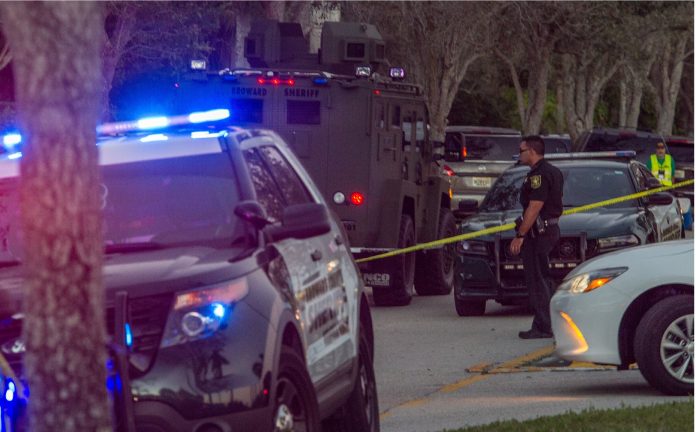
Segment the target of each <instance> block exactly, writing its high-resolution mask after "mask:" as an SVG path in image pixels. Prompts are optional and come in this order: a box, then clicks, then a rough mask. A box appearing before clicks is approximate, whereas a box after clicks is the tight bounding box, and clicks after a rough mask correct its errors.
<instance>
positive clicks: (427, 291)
mask: <svg viewBox="0 0 696 432" xmlns="http://www.w3.org/2000/svg"><path fill="white" fill-rule="evenodd" d="M456 231H457V224H456V222H455V220H454V215H453V214H452V211H451V210H449V209H446V208H441V209H440V220H439V222H438V228H437V239H438V240H439V239H443V238H448V237H452V236H454V235H455V234H456ZM455 253H456V252H455V246H454V243H450V244H446V245H444V246H443V247H442V248H440V249H434V250H430V251H427V252H425V253H423V254H419V256H418V273H417V274H416V292H417V293H418V295H422V296H425V295H447V294H449V293H451V292H452V288H453V287H454V259H455Z"/></svg>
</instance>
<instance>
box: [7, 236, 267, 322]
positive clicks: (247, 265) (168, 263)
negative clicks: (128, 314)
mask: <svg viewBox="0 0 696 432" xmlns="http://www.w3.org/2000/svg"><path fill="white" fill-rule="evenodd" d="M240 252H241V250H240V249H239V248H236V249H215V248H209V247H201V246H195V247H177V248H168V249H162V250H154V251H146V252H130V253H114V254H109V255H105V256H104V267H103V276H104V287H105V289H106V301H107V303H110V302H111V301H113V298H114V294H115V293H116V292H117V291H126V292H127V293H128V296H129V297H131V298H134V297H143V296H151V295H157V294H165V293H172V292H176V291H183V290H188V289H192V288H197V287H202V286H206V285H210V284H215V283H219V282H222V281H225V280H230V279H233V278H238V277H241V276H243V275H245V274H247V273H249V272H251V271H253V270H254V269H255V267H256V265H255V262H256V260H255V259H243V260H240V261H237V262H234V263H231V262H230V259H231V258H233V257H235V256H236V255H238V254H239V253H240ZM23 282H24V277H23V269H22V266H21V265H20V266H14V267H9V268H4V269H0V316H7V315H11V314H13V313H16V312H17V311H19V310H21V302H22V293H23V288H22V285H23Z"/></svg>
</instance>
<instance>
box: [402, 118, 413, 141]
mask: <svg viewBox="0 0 696 432" xmlns="http://www.w3.org/2000/svg"><path fill="white" fill-rule="evenodd" d="M401 130H402V131H403V133H404V141H403V143H404V145H406V144H408V145H410V144H411V141H412V140H413V117H411V115H410V113H407V114H406V115H404V121H403V123H401Z"/></svg>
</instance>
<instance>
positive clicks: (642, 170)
mask: <svg viewBox="0 0 696 432" xmlns="http://www.w3.org/2000/svg"><path fill="white" fill-rule="evenodd" d="M634 167H635V168H634V170H637V171H638V175H639V183H642V184H641V189H644V188H647V184H648V179H649V178H654V176H653V175H652V173H651V172H650V171H648V169H647V168H646V167H645V166H643V165H641V164H634ZM644 202H646V203H647V199H644ZM647 211H648V213H649V214H650V215H651V216H652V217H651V218H652V220H653V221H654V223H655V240H656V241H666V240H675V239H678V238H680V237H681V226H682V220H681V215H680V213H679V208H678V207H677V203H676V200H672V203H671V204H669V205H664V206H657V205H647Z"/></svg>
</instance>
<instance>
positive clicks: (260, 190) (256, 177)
mask: <svg viewBox="0 0 696 432" xmlns="http://www.w3.org/2000/svg"><path fill="white" fill-rule="evenodd" d="M244 159H245V160H246V163H247V166H248V167H249V174H250V175H251V182H252V184H253V185H254V190H255V191H256V197H257V199H258V200H259V204H261V206H262V207H263V208H264V209H265V210H266V215H267V216H268V217H269V218H270V219H272V220H274V221H279V220H280V219H281V215H282V214H283V207H284V205H283V199H282V197H281V194H280V191H279V190H278V186H277V185H276V184H275V181H274V180H273V177H272V176H271V173H270V172H268V169H267V168H266V165H265V164H264V163H263V161H262V160H261V158H260V157H259V155H258V154H257V153H256V150H254V149H250V150H246V151H245V152H244Z"/></svg>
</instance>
